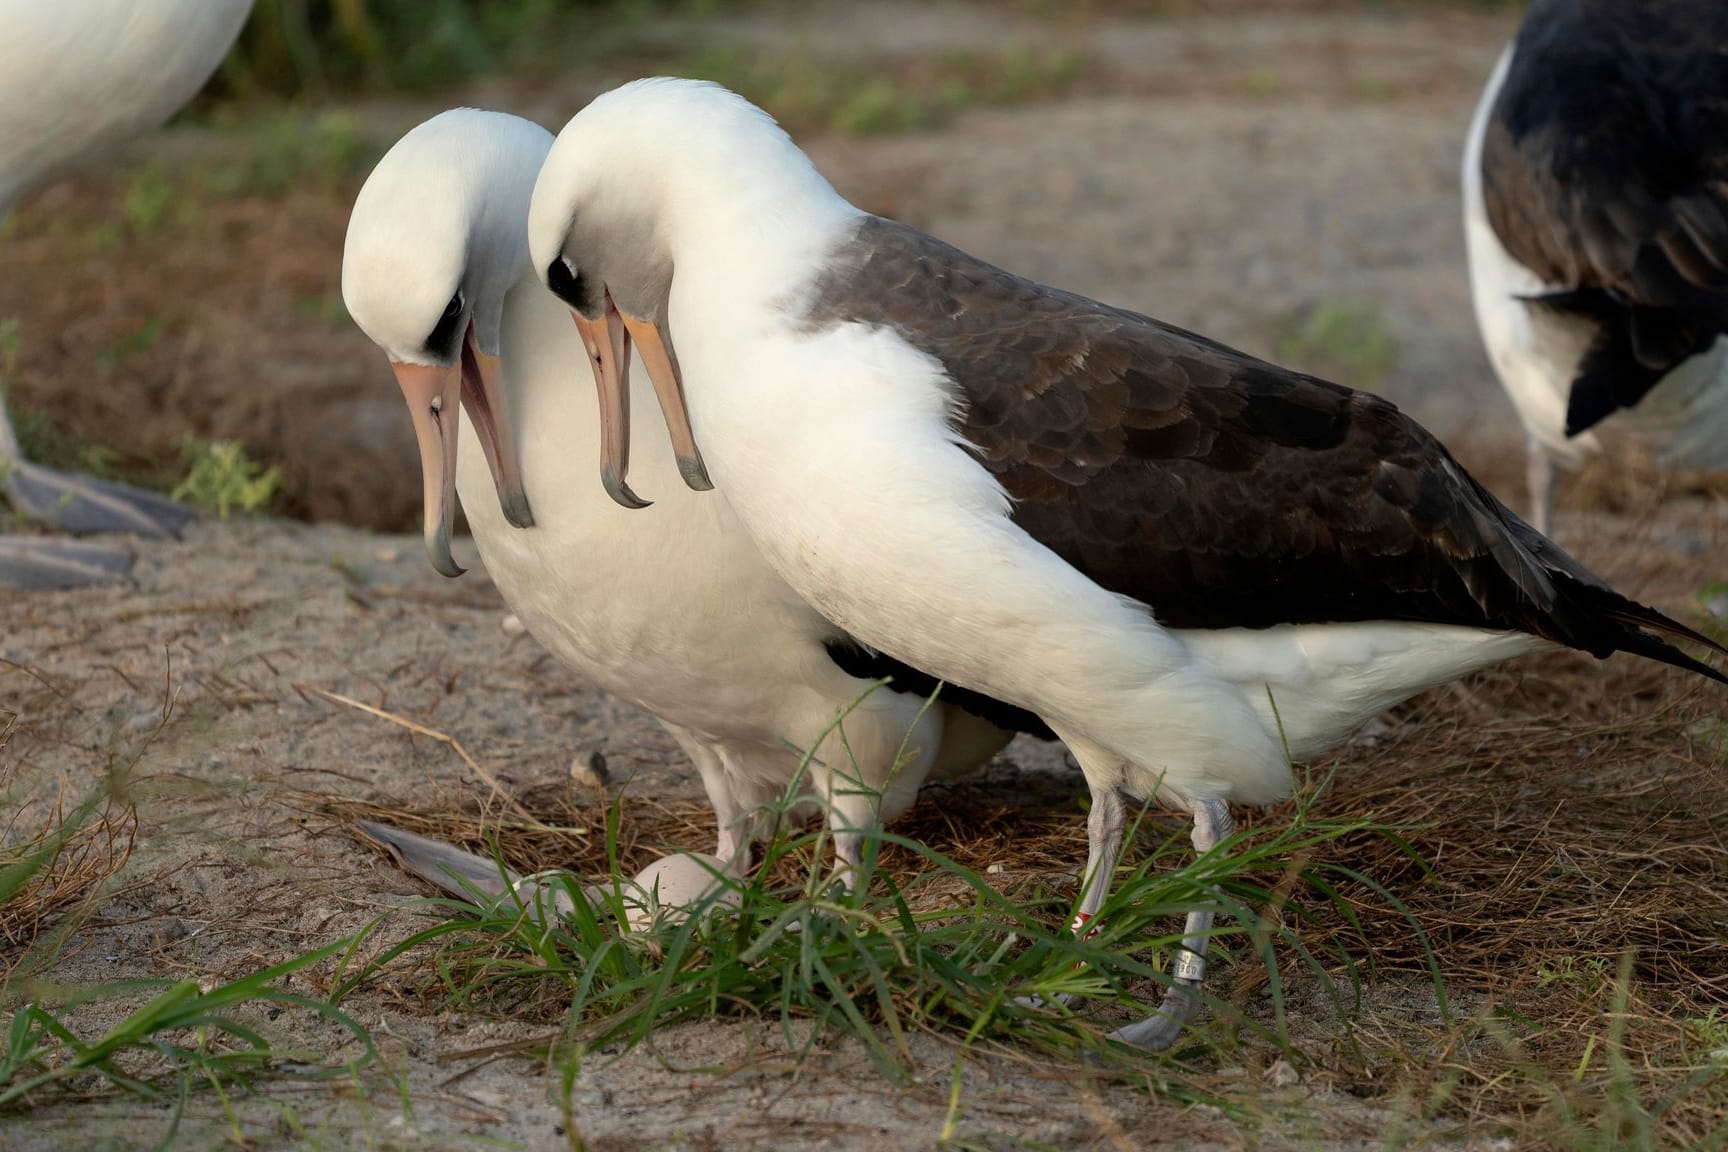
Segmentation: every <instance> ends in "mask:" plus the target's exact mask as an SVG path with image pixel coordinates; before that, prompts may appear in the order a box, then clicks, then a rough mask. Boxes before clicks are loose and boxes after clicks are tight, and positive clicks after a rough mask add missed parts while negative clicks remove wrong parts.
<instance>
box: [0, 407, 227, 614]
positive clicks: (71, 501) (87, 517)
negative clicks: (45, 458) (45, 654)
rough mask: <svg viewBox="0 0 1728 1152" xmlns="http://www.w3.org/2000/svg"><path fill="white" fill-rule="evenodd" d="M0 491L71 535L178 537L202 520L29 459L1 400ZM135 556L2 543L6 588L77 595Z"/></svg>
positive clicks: (119, 572) (178, 507) (121, 487)
mask: <svg viewBox="0 0 1728 1152" xmlns="http://www.w3.org/2000/svg"><path fill="white" fill-rule="evenodd" d="M0 492H3V493H4V495H5V497H6V500H7V502H8V503H9V504H11V506H12V510H13V511H14V512H16V513H17V514H18V515H19V516H22V517H24V518H26V519H29V520H35V521H38V522H40V523H43V524H49V525H52V526H54V527H56V528H60V529H62V530H64V531H67V532H72V533H80V534H81V533H86V532H127V533H131V534H134V535H138V536H175V535H179V533H180V530H181V529H182V528H184V527H185V526H186V525H187V523H189V522H190V521H191V520H192V519H193V518H194V517H195V516H196V515H197V513H196V512H194V511H193V510H192V509H190V508H188V507H186V506H185V505H184V504H178V503H176V502H175V501H173V500H169V499H168V498H167V497H165V496H159V495H157V494H156V493H154V492H145V491H143V490H141V489H138V488H132V487H129V486H127V485H125V484H115V483H113V482H111V481H107V480H97V479H95V478H94V477H90V476H74V475H71V474H69V473H65V472H56V471H54V470H53V469H51V468H44V467H42V466H41V465H39V464H32V463H30V461H28V460H26V459H24V454H23V452H22V451H21V450H20V449H19V446H18V437H17V436H16V435H14V434H13V431H12V423H11V421H10V420H9V419H8V418H7V415H6V405H5V403H4V401H0ZM131 567H132V553H131V552H130V551H129V550H128V549H126V548H124V547H122V546H120V545H118V544H102V543H76V542H73V541H68V540H59V539H55V538H53V537H50V536H36V537H29V536H18V537H5V538H3V539H0V584H4V585H7V586H10V587H15V588H75V587H78V586H80V585H84V584H97V583H102V582H104V581H110V580H118V579H120V578H122V577H123V576H125V575H126V573H127V572H128V571H129V570H130V569H131Z"/></svg>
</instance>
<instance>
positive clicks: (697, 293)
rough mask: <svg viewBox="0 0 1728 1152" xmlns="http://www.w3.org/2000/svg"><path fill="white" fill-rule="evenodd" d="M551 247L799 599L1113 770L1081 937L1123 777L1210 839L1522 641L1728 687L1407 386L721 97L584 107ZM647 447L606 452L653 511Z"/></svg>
mask: <svg viewBox="0 0 1728 1152" xmlns="http://www.w3.org/2000/svg"><path fill="white" fill-rule="evenodd" d="M529 246H530V252H531V256H532V260H533V265H534V268H535V270H536V271H537V272H538V274H539V275H540V276H541V278H542V279H544V281H545V282H546V284H547V285H548V287H550V288H551V289H552V291H553V292H554V293H555V294H556V295H558V296H559V297H560V298H561V299H562V300H563V301H564V302H565V303H566V304H567V305H568V306H569V307H570V309H571V311H572V312H573V313H574V314H575V315H576V316H577V317H578V318H579V319H580V322H581V323H582V324H583V325H586V326H590V327H591V328H592V329H593V330H594V331H595V333H596V336H595V339H594V340H593V341H592V348H591V351H592V352H593V353H594V355H593V357H592V359H591V366H592V368H593V370H594V375H595V377H596V381H597V384H598V386H599V388H600V390H601V392H602V395H603V396H611V397H612V399H610V400H607V401H605V404H606V405H607V406H609V407H610V408H612V409H613V410H619V409H621V407H622V405H621V401H620V400H619V399H618V397H617V393H618V391H619V390H620V389H621V388H623V387H624V386H625V385H626V383H627V380H626V377H625V361H624V360H623V358H622V357H623V355H624V354H625V353H627V352H628V350H629V348H630V347H631V345H632V344H633V343H634V344H637V345H641V346H642V347H643V348H644V351H645V354H644V357H643V359H644V361H645V363H646V365H647V367H648V368H649V370H650V371H651V372H656V373H658V374H660V376H661V379H659V381H658V384H659V387H658V394H659V395H660V396H662V397H663V398H666V399H668V400H670V401H672V402H674V404H675V405H679V406H682V408H683V409H685V410H684V411H679V412H677V413H676V414H675V415H674V418H673V419H672V421H671V426H672V428H673V429H675V430H677V431H675V432H674V435H673V436H672V437H671V438H670V439H671V441H672V443H673V446H674V450H675V451H677V452H679V453H681V454H682V455H683V456H684V457H685V459H684V461H683V464H684V467H683V473H684V475H686V476H689V477H693V478H696V479H698V480H700V479H701V478H702V477H704V476H706V477H707V478H709V479H711V480H712V482H713V485H714V488H715V491H716V492H717V493H720V494H723V495H724V496H725V499H726V501H727V503H728V505H729V506H730V507H731V509H732V510H733V511H734V512H735V513H736V514H737V515H738V517H739V519H740V520H741V521H742V522H743V524H744V527H745V528H746V529H748V531H749V532H750V534H751V535H752V536H753V537H754V538H755V540H756V542H757V543H758V545H760V547H761V551H762V554H763V555H764V556H765V557H766V558H767V560H768V563H769V564H771V565H772V566H773V567H774V569H775V570H776V571H777V572H779V574H780V575H781V576H782V577H783V578H784V579H785V581H786V583H787V584H789V585H790V586H791V587H792V588H793V589H794V590H795V591H796V592H798V593H799V594H800V595H801V596H802V597H803V599H804V600H805V601H806V602H808V603H809V604H810V605H812V606H813V607H814V608H815V609H816V610H817V611H819V612H820V613H821V614H822V615H823V616H824V617H825V618H827V619H828V620H831V621H833V623H834V624H835V625H836V626H838V627H840V628H843V629H845V630H846V632H847V633H848V634H849V635H851V636H853V637H855V638H856V639H857V640H859V641H860V642H862V643H864V644H867V645H869V646H870V647H871V648H872V649H873V650H876V651H879V652H881V653H883V654H885V655H887V656H891V657H893V658H895V659H897V660H900V661H903V662H905V663H906V664H908V665H910V666H912V667H915V668H918V669H921V670H923V671H924V672H926V673H928V674H930V675H933V676H937V677H940V678H941V679H942V680H944V681H946V682H948V683H951V684H955V685H961V686H964V687H966V688H968V689H971V690H973V691H976V692H980V693H983V694H986V695H988V696H989V697H991V698H992V699H996V700H1000V701H1003V702H1005V703H1007V704H1011V705H1013V706H1015V707H1018V708H1022V709H1025V710H1027V711H1028V712H1031V713H1033V714H1035V715H1037V716H1038V717H1040V718H1041V719H1042V720H1043V721H1045V722H1046V723H1047V724H1048V725H1049V727H1050V728H1051V729H1052V730H1053V731H1054V732H1055V734H1056V735H1057V736H1059V737H1060V738H1061V739H1062V740H1063V741H1064V742H1065V743H1066V744H1067V746H1068V748H1069V750H1070V751H1071V752H1072V753H1073V755H1074V756H1075V758H1076V759H1077V760H1078V761H1079V764H1080V767H1081V770H1082V771H1083V772H1084V773H1085V776H1086V779H1087V781H1088V785H1089V790H1090V792H1091V812H1090V816H1089V819H1088V837H1087V839H1088V853H1087V862H1086V866H1085V870H1084V873H1083V875H1084V881H1083V885H1082V893H1083V895H1082V898H1081V900H1080V902H1079V906H1078V915H1077V917H1076V922H1077V924H1079V925H1083V924H1084V923H1085V922H1086V921H1087V920H1089V919H1090V918H1091V917H1093V916H1095V915H1096V914H1097V912H1098V910H1099V908H1100V907H1101V905H1102V904H1103V902H1104V897H1105V893H1106V891H1107V889H1108V887H1109V885H1110V881H1111V879H1112V877H1113V876H1114V872H1115V865H1116V861H1117V856H1118V852H1119V849H1120V846H1121V840H1122V835H1123V828H1124V823H1125V817H1126V813H1127V808H1126V804H1125V797H1132V798H1135V799H1145V798H1151V799H1155V800H1157V801H1159V802H1162V803H1164V804H1167V805H1170V806H1173V807H1176V808H1179V809H1183V810H1186V811H1187V812H1189V813H1191V814H1192V818H1193V824H1194V827H1193V843H1194V847H1195V849H1196V850H1197V851H1199V852H1202V853H1204V852H1207V851H1209V850H1211V849H1213V848H1214V847H1215V846H1217V845H1218V844H1219V843H1220V842H1221V841H1222V840H1224V839H1225V838H1226V837H1227V836H1228V835H1229V834H1230V831H1231V817H1230V811H1229V808H1228V804H1229V802H1232V801H1235V802H1241V803H1246V804H1256V805H1260V804H1269V803H1272V802H1275V801H1277V800H1280V799H1282V798H1284V797H1285V796H1287V795H1289V793H1290V788H1291V779H1290V771H1289V758H1295V759H1298V760H1299V759H1303V758H1307V757H1311V756H1314V755H1316V754H1317V753H1320V752H1322V751H1324V750H1326V749H1327V748H1329V747H1331V746H1333V745H1335V744H1336V743H1338V742H1339V741H1340V740H1342V739H1344V738H1346V737H1347V736H1348V735H1349V734H1350V733H1351V732H1353V731H1354V730H1355V729H1357V728H1358V727H1359V726H1361V725H1362V724H1363V723H1365V722H1366V721H1367V720H1368V719H1370V718H1371V717H1373V716H1374V715H1375V714H1377V713H1379V712H1381V711H1382V710H1384V709H1385V708H1387V707H1389V706H1391V705H1393V704H1395V703H1397V702H1399V701H1401V700H1404V699H1406V698H1408V697H1409V696H1411V695H1413V694H1415V693H1417V692H1420V691H1422V690H1423V689H1425V688H1429V687H1432V686H1434V685H1437V684H1441V683H1444V682H1446V681H1448V680H1451V679H1453V678H1455V677H1457V676H1460V675H1462V674H1464V673H1467V672H1470V671H1472V670H1474V669H1478V668H1482V667H1485V666H1487V665H1491V664H1494V663H1497V662H1499V661H1503V660H1506V659H1509V658H1511V657H1514V656H1519V655H1522V654H1525V653H1530V652H1536V651H1540V650H1543V649H1548V648H1555V647H1571V648H1578V649H1582V650H1584V651H1587V652H1591V653H1593V654H1595V655H1597V656H1599V657H1606V656H1608V655H1610V654H1611V653H1614V652H1620V651H1625V652H1632V653H1636V654H1638V655H1641V656H1646V657H1649V658H1652V659H1655V660H1660V661H1663V662H1666V663H1669V664H1673V665H1676V666H1678V667H1681V668H1685V669H1688V670H1690V671H1692V672H1696V673H1699V674H1701V675H1704V676H1708V677H1711V678H1712V679H1716V680H1719V681H1723V682H1725V683H1728V680H1724V678H1723V677H1722V676H1721V674H1719V673H1718V672H1716V671H1715V670H1713V669H1712V668H1710V667H1709V666H1707V665H1705V664H1703V663H1702V662H1700V661H1698V660H1696V659H1694V658H1693V657H1691V656H1688V655H1686V654H1685V653H1683V652H1681V651H1679V650H1678V649H1677V648H1675V647H1674V646H1673V644H1671V643H1670V642H1669V639H1665V638H1664V637H1668V638H1679V639H1683V640H1686V641H1689V642H1694V643H1697V644H1699V645H1703V646H1707V647H1709V648H1711V649H1713V650H1714V651H1716V652H1718V653H1721V652H1722V651H1723V650H1722V649H1721V648H1719V647H1717V646H1716V645H1714V644H1712V643H1711V642H1710V641H1708V640H1707V639H1705V638H1704V637H1702V636H1700V635H1698V634H1697V633H1695V632H1693V631H1692V630H1690V629H1688V628H1686V627H1685V626H1683V625H1681V624H1679V623H1677V622H1675V621H1673V620H1671V619H1669V618H1668V617H1666V616H1664V615H1662V614H1661V613H1660V612H1657V611H1655V610H1654V609H1651V608H1646V607H1644V606H1642V605H1639V604H1636V603H1633V602H1632V601H1631V600H1628V599H1626V598H1625V597H1623V596H1621V595H1620V594H1618V593H1616V592H1615V591H1613V590H1612V589H1611V588H1609V587H1608V586H1607V585H1606V584H1605V583H1604V582H1603V581H1602V580H1600V579H1599V578H1597V577H1596V576H1595V575H1593V574H1591V573H1590V572H1589V571H1587V570H1586V569H1585V568H1584V567H1583V566H1582V565H1580V564H1579V563H1578V562H1577V561H1576V560H1574V559H1572V557H1570V556H1568V555H1567V554H1566V553H1565V552H1563V551H1562V550H1561V549H1560V548H1558V547H1557V546H1556V545H1554V544H1553V543H1552V542H1551V541H1549V540H1548V539H1547V538H1545V537H1544V536H1542V535H1541V534H1540V533H1538V532H1536V531H1535V530H1534V529H1533V528H1531V527H1530V526H1528V525H1527V524H1525V523H1524V522H1523V521H1522V520H1520V519H1519V518H1518V517H1517V516H1516V515H1514V514H1513V513H1512V512H1511V511H1509V510H1508V509H1507V508H1505V507H1504V506H1503V505H1501V504H1500V503H1499V502H1498V501H1497V500H1496V499H1495V498H1494V497H1493V496H1492V495H1491V494H1490V493H1489V492H1487V491H1486V490H1485V489H1484V488H1483V487H1482V486H1481V485H1479V484H1477V483H1476V482H1475V481H1474V480H1473V479H1472V478H1471V477H1470V476H1469V474H1468V473H1466V472H1465V470H1464V469H1463V468H1462V467H1460V466H1459V465H1458V464H1457V462H1456V461H1454V460H1453V459H1452V457H1451V455H1450V454H1449V453H1448V452H1447V451H1446V449H1445V448H1444V447H1443V446H1442V445H1441V444H1440V442H1439V441H1438V440H1436V439H1435V438H1434V437H1433V436H1432V435H1430V434H1429V433H1428V432H1427V431H1426V430H1424V429H1423V428H1422V427H1421V426H1420V425H1418V424H1417V423H1416V422H1415V421H1413V420H1411V419H1410V418H1409V417H1408V416H1406V415H1404V414H1403V413H1402V412H1400V411H1399V410H1398V409H1397V408H1396V407H1395V406H1393V405H1392V404H1391V403H1389V402H1388V401H1386V400H1383V399H1380V398H1378V397H1376V396H1373V395H1369V394H1367V393H1361V392H1355V391H1352V390H1350V389H1348V388H1343V387H1340V386H1338V385H1335V384H1330V383H1327V382H1325V381H1322V380H1318V379H1315V378H1313V377H1310V376H1304V375H1301V374H1299V373H1296V372H1291V371H1288V370H1286V369H1283V368H1279V367H1277V366H1275V365H1272V364H1268V363H1265V362H1262V361H1260V360H1256V359H1254V358H1253V357H1250V356H1247V355H1244V354H1242V353H1240V352H1237V351H1234V350H1233V349H1230V348H1227V347H1225V346H1223V345H1221V344H1218V343H1215V342H1213V341H1211V340H1207V339H1206V338H1204V337H1201V336H1197V335H1194V334H1192V333H1189V332H1185V331H1183V330H1181V329H1179V328H1175V327H1172V326H1170V325H1168V324H1164V323H1161V322H1159V321H1157V320H1154V319H1151V318H1149V317H1146V316H1142V315H1138V314H1136V313H1133V312H1129V311H1126V310H1124V309H1120V308H1113V307H1110V306H1109V305H1106V304H1100V303H1098V302H1096V301H1093V300H1089V299H1086V298H1085V297H1082V296H1079V295H1076V294H1074V293H1071V292H1064V291H1060V290H1058V289H1054V288H1049V287H1045V286H1044V285H1041V284H1037V283H1034V282H1033V281H1031V280H1027V279H1025V278H1023V277H1020V276H1016V275H1013V274H1012V273H1009V272H1006V271H1003V270H1002V269H999V268H995V267H992V266H991V265H989V264H986V263H984V262H983V261H981V260H977V259H974V258H973V257H971V256H968V255H967V254H965V253H964V252H961V251H959V250H958V249H955V248H952V247H950V246H948V245H947V244H944V243H942V242H941V241H939V240H936V239H934V238H932V237H930V236H927V235H925V234H923V233H921V232H918V231H916V230H914V229H912V228H909V227H906V226H904V225H902V224H898V223H895V222H893V221H890V220H886V219H882V218H880V217H877V216H873V215H870V214H868V213H865V212H863V211H860V210H859V209H858V208H856V207H854V206H853V205H851V204H850V203H848V202H847V201H846V200H845V199H844V198H842V197H841V196H840V195H839V194H838V193H837V192H836V191H835V190H834V189H833V187H832V186H830V185H829V183H828V182H827V181H826V180H825V179H823V177H822V176H821V174H820V173H819V172H818V171H817V170H816V168H815V166H814V165H813V164H812V163H811V162H810V160H809V159H808V157H806V156H805V155H804V153H802V152H801V151H800V150H799V149H798V148H797V146H796V145H795V144H793V142H792V140H791V139H790V138H789V137H788V136H787V135H786V133H785V132H783V131H782V130H781V129H780V128H779V126H778V125H777V124H775V122H774V121H773V120H772V119H771V118H770V117H769V116H767V115H766V114H765V113H763V112H762V111H761V110H759V109H757V108H756V107H754V106H753V105H751V104H749V103H748V102H747V101H745V100H743V99H741V98H740V97H738V96H736V95H734V94H732V93H730V92H728V91H726V90H724V89H722V88H720V87H717V86H715V85H712V84H706V83H701V82H695V81H688V80H672V79H655V80H645V81H637V82H635V83H633V84H629V85H626V86H624V87H622V88H619V89H616V90H614V91H612V92H610V93H607V94H605V95H602V96H600V97H599V98H597V99H596V100H595V101H593V102H592V103H591V104H590V105H588V106H587V107H586V108H585V109H583V110H582V111H581V112H579V113H578V114H577V115H576V116H575V117H574V118H573V119H571V120H570V122H569V123H568V124H567V125H566V126H565V127H564V129H563V131H562V132H561V133H560V134H559V136H558V140H557V142H556V143H555V144H554V145H553V148H552V151H551V153H550V154H549V155H548V157H547V159H546V162H545V164H544V166H543V167H542V169H541V172H540V177H539V181H538V183H537V184H536V186H535V189H534V198H533V204H532V207H531V209H530V214H529ZM624 464H625V462H624V461H623V460H622V459H620V458H618V457H617V456H616V455H606V456H604V457H603V459H602V460H601V476H602V480H603V483H604V486H605V487H607V488H608V489H610V490H611V491H612V492H613V493H614V494H615V495H616V496H617V497H618V498H619V499H620V500H621V501H623V502H625V503H629V502H630V500H629V497H630V490H629V486H628V478H627V476H626V471H625V467H624ZM570 482H571V483H572V484H574V483H575V480H574V478H572V479H571V481H570ZM590 484H592V481H590ZM644 527H646V525H644ZM668 563H669V564H672V563H677V561H671V560H669V561H668ZM682 563H684V564H686V565H689V566H690V567H692V568H696V567H700V565H701V561H700V560H699V559H686V560H684V561H682ZM1287 754H1288V756H1287ZM1212 916H1213V913H1212V912H1211V911H1208V910H1198V911H1195V912H1193V913H1191V914H1190V915H1189V917H1188V919H1187V922H1186V924H1185V926H1184V935H1183V943H1182V948H1181V949H1180V950H1179V951H1178V952H1177V955H1176V958H1175V961H1174V963H1173V965H1172V974H1173V980H1172V982H1171V985H1170V987H1169V988H1168V989H1167V990H1166V994H1165V997H1164V1000H1163V1004H1162V1005H1161V1006H1160V1008H1159V1009H1158V1011H1156V1012H1155V1013H1153V1014H1152V1015H1151V1016H1149V1017H1147V1018H1146V1019H1145V1020H1143V1021H1140V1022H1138V1023H1137V1024H1134V1025H1131V1026H1129V1027H1127V1028H1124V1029H1122V1030H1120V1031H1119V1032H1118V1033H1117V1037H1118V1038H1119V1039H1121V1040H1124V1041H1126V1042H1129V1043H1135V1044H1142V1045H1145V1046H1148V1047H1153V1048H1158V1047H1165V1046H1168V1045H1169V1044H1170V1043H1171V1042H1172V1041H1173V1040H1174V1039H1175V1037H1176V1036H1177V1035H1178V1034H1179V1032H1180V1029H1181V1027H1182V1025H1183V1023H1184V1022H1185V1021H1186V1020H1187V1019H1188V1017H1189V1016H1190V1015H1191V1014H1192V1012H1193V1010H1194V1007H1195V1005H1196V1003H1197V1000H1198V991H1197V990H1198V988H1199V986H1200V984H1201V981H1202V978H1203V976H1204V971H1205V961H1204V956H1205V952H1206V947H1207V937H1208V934H1209V932H1210V930H1211V925H1212Z"/></svg>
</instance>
